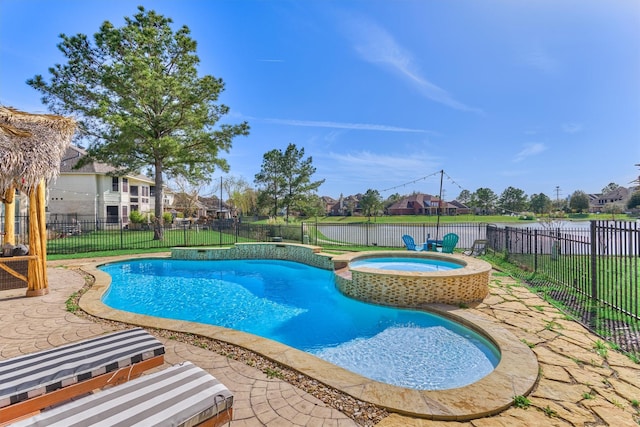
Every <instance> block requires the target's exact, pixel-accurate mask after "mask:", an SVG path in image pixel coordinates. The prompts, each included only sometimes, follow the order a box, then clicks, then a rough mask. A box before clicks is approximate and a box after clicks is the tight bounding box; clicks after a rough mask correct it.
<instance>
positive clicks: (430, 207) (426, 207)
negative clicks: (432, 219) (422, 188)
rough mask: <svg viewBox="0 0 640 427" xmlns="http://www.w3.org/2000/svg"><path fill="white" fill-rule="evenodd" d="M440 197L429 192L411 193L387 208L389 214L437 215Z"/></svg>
mask: <svg viewBox="0 0 640 427" xmlns="http://www.w3.org/2000/svg"><path fill="white" fill-rule="evenodd" d="M439 207H443V206H441V203H440V199H439V198H438V197H436V196H432V195H430V194H412V195H410V196H407V197H404V198H402V199H400V200H399V201H397V202H396V203H394V204H392V205H391V206H389V207H388V208H387V213H388V214H389V215H437V214H438V208H439Z"/></svg>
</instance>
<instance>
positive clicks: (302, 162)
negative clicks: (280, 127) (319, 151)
mask: <svg viewBox="0 0 640 427" xmlns="http://www.w3.org/2000/svg"><path fill="white" fill-rule="evenodd" d="M282 172H283V174H284V180H285V195H284V199H283V201H282V202H283V205H284V208H285V210H286V211H285V212H286V216H285V218H286V221H287V222H289V212H290V211H291V210H292V209H294V210H298V209H299V208H300V207H301V205H302V204H304V203H306V201H307V199H308V198H309V196H311V195H312V194H314V193H315V191H316V190H317V189H318V187H320V186H321V185H322V183H323V182H324V179H322V180H320V181H311V176H312V175H313V174H314V173H316V168H315V167H314V166H313V159H312V158H311V157H307V158H306V159H305V158H304V148H300V149H299V150H298V148H297V147H296V145H295V144H289V145H288V146H287V149H286V150H285V152H284V153H283V155H282Z"/></svg>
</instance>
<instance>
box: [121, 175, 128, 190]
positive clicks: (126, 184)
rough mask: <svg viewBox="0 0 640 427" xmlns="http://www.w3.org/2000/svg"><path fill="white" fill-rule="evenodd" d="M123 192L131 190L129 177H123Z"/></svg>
mask: <svg viewBox="0 0 640 427" xmlns="http://www.w3.org/2000/svg"><path fill="white" fill-rule="evenodd" d="M122 192H123V193H128V192H129V179H128V178H122Z"/></svg>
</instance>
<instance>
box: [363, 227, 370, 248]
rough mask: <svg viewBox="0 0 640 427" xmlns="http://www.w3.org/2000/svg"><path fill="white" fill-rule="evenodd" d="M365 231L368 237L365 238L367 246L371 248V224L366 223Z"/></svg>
mask: <svg viewBox="0 0 640 427" xmlns="http://www.w3.org/2000/svg"><path fill="white" fill-rule="evenodd" d="M364 231H365V235H366V237H365V240H366V245H367V246H369V223H368V222H366V223H365V227H364Z"/></svg>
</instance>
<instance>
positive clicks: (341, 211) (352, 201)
mask: <svg viewBox="0 0 640 427" xmlns="http://www.w3.org/2000/svg"><path fill="white" fill-rule="evenodd" d="M360 199H362V194H360V193H358V194H356V195H355V196H347V197H343V196H342V195H340V198H339V199H338V202H337V203H335V204H334V205H333V206H332V207H331V211H330V215H335V216H349V215H356V214H361V213H362V207H360Z"/></svg>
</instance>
